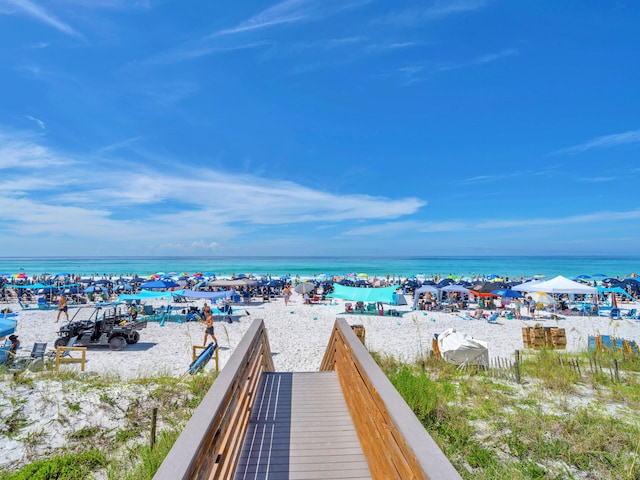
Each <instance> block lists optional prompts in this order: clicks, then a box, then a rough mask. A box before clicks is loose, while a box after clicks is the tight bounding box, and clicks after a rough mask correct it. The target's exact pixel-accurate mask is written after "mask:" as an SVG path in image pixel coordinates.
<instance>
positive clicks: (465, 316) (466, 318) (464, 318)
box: [457, 313, 475, 320]
mask: <svg viewBox="0 0 640 480" xmlns="http://www.w3.org/2000/svg"><path fill="white" fill-rule="evenodd" d="M457 316H458V317H460V318H461V319H462V320H475V319H474V318H473V317H472V316H471V315H467V314H464V313H462V314H458V315H457Z"/></svg>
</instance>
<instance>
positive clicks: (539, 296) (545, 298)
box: [529, 292, 556, 305]
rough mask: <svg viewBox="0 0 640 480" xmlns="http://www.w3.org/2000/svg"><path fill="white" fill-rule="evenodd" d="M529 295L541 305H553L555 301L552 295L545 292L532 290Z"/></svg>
mask: <svg viewBox="0 0 640 480" xmlns="http://www.w3.org/2000/svg"><path fill="white" fill-rule="evenodd" d="M529 296H530V297H531V299H532V300H533V301H534V302H536V303H539V304H542V305H553V304H554V303H556V301H555V300H554V299H553V297H552V296H551V295H549V294H548V293H545V292H533V293H530V294H529Z"/></svg>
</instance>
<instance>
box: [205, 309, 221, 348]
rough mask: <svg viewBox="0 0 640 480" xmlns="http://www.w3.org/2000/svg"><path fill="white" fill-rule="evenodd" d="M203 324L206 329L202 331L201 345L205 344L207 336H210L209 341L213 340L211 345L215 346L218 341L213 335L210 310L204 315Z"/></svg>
mask: <svg viewBox="0 0 640 480" xmlns="http://www.w3.org/2000/svg"><path fill="white" fill-rule="evenodd" d="M205 305H206V304H205ZM204 324H205V326H206V328H205V330H204V340H202V345H206V344H207V336H210V337H211V340H213V343H215V344H216V345H217V344H218V339H217V338H216V337H215V335H214V334H213V314H212V313H211V309H209V310H208V311H207V313H205V317H204Z"/></svg>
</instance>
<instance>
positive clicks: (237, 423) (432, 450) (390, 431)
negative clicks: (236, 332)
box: [153, 319, 461, 480]
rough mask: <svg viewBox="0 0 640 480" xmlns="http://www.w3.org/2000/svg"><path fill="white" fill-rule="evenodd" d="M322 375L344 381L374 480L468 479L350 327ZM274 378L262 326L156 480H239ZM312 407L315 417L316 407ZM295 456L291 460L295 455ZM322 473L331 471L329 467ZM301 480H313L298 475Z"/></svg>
mask: <svg viewBox="0 0 640 480" xmlns="http://www.w3.org/2000/svg"><path fill="white" fill-rule="evenodd" d="M320 370H321V371H335V373H336V375H337V377H338V381H339V383H340V386H341V392H342V395H343V396H344V399H345V402H346V404H347V408H348V410H349V415H350V416H351V420H352V421H353V427H352V428H355V430H356V433H357V438H358V439H359V441H360V444H361V448H362V450H361V452H362V453H361V454H360V455H362V454H364V457H365V459H366V463H367V465H368V469H369V473H370V476H371V478H373V479H384V480H388V479H398V480H407V479H433V480H435V479H442V480H458V479H460V478H461V477H460V476H459V475H458V473H457V472H456V470H455V469H454V468H453V466H452V465H451V463H450V462H449V460H448V459H447V458H446V457H445V456H444V454H443V453H442V451H441V450H440V449H439V448H438V446H437V445H436V443H435V442H434V441H433V439H432V438H431V437H430V436H429V434H428V433H427V432H426V430H425V429H424V427H423V426H422V424H420V422H419V420H418V419H417V418H416V416H415V415H414V414H413V412H412V411H411V409H410V408H409V407H408V405H407V404H406V403H405V402H404V400H403V399H402V397H401V396H400V395H399V394H398V392H397V391H396V390H395V388H394V387H393V385H391V383H390V382H389V380H388V379H387V378H386V376H385V375H384V373H383V372H382V370H380V368H379V367H378V366H377V364H376V363H375V361H374V360H373V358H371V356H370V355H369V353H368V352H367V350H366V349H365V348H364V345H362V343H361V342H360V341H359V340H358V337H357V336H356V334H355V333H354V332H353V331H352V329H351V327H350V326H349V325H348V323H347V322H346V321H345V320H344V319H337V320H336V323H335V325H334V328H333V332H332V335H331V338H330V340H329V344H328V346H327V350H326V352H325V355H324V358H323V360H322V364H321V367H320ZM273 371H274V366H273V362H272V359H271V352H270V348H269V340H268V338H267V333H266V330H265V326H264V322H263V321H262V320H256V321H254V323H253V324H252V325H251V327H250V328H249V330H248V331H247V333H246V334H245V336H244V337H243V339H242V341H241V342H240V344H239V345H238V347H237V348H236V350H235V352H234V353H233V355H232V356H231V358H230V359H229V361H228V362H227V364H226V365H225V367H224V368H223V370H222V373H221V374H220V376H219V377H218V378H217V379H216V381H215V383H214V384H213V386H212V387H211V389H210V390H209V392H208V393H207V395H206V396H205V398H204V399H203V400H202V402H201V404H200V406H199V407H198V408H197V409H196V411H195V413H194V415H193V417H192V418H191V420H189V422H188V423H187V425H186V427H185V428H184V430H183V431H182V433H181V434H180V436H179V437H178V440H177V441H176V443H175V445H174V446H173V448H172V449H171V451H170V452H169V454H168V455H167V457H166V458H165V460H164V462H163V463H162V465H161V466H160V468H159V469H158V471H157V473H156V475H155V476H154V477H153V478H154V480H192V479H194V480H195V479H198V480H199V479H209V480H213V479H231V478H233V476H234V473H235V470H236V467H237V465H238V460H239V458H240V451H241V449H242V444H243V441H244V437H245V435H246V432H247V427H248V424H249V420H250V417H251V413H252V409H253V407H254V401H255V399H256V392H257V390H258V387H259V386H260V385H261V378H262V377H263V373H265V372H273ZM307 375H323V374H322V373H316V374H314V373H311V374H307ZM324 375H326V374H324ZM314 383H315V382H314ZM311 385H313V383H312V384H311ZM305 402H306V404H307V409H308V408H309V405H311V404H312V403H313V402H310V401H305ZM280 403H281V404H282V402H280ZM285 410H286V409H285ZM292 410H293V411H295V409H292ZM323 415H326V414H325V413H323ZM275 431H276V429H275V428H274V432H275ZM287 435H289V436H291V433H287ZM354 439H355V436H354ZM274 440H277V439H274ZM272 443H274V444H275V443H278V442H275V441H274V442H272ZM285 443H286V442H285ZM329 443H331V442H330V441H329ZM287 455H288V456H289V458H290V455H293V452H290V453H288V454H287ZM335 461H336V459H335V458H328V459H327V462H335ZM289 465H290V466H289V467H286V466H285V467H284V471H283V470H282V469H281V471H280V474H279V475H278V474H275V476H274V474H271V475H270V474H269V470H266V471H264V470H260V471H261V472H263V474H262V476H259V475H258V473H259V472H258V470H256V471H255V472H256V475H255V478H293V475H294V472H295V468H294V467H293V462H292V463H290V464H289ZM320 468H322V470H325V471H326V465H323V466H322V467H320ZM354 472H355V471H354ZM324 474H325V472H323V471H318V472H315V474H314V476H313V478H326V477H322V476H321V475H324ZM319 475H320V476H319ZM295 478H308V477H302V476H300V475H299V474H298V476H296V477H295Z"/></svg>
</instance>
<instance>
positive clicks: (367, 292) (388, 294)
mask: <svg viewBox="0 0 640 480" xmlns="http://www.w3.org/2000/svg"><path fill="white" fill-rule="evenodd" d="M397 289H398V287H397V286H395V287H382V288H359V287H346V286H344V285H340V284H338V283H334V284H333V292H332V293H330V294H329V295H327V297H329V298H342V299H344V300H352V301H354V302H380V303H389V304H393V303H394V301H395V299H394V297H393V294H394V293H395V291H396V290H397Z"/></svg>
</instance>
